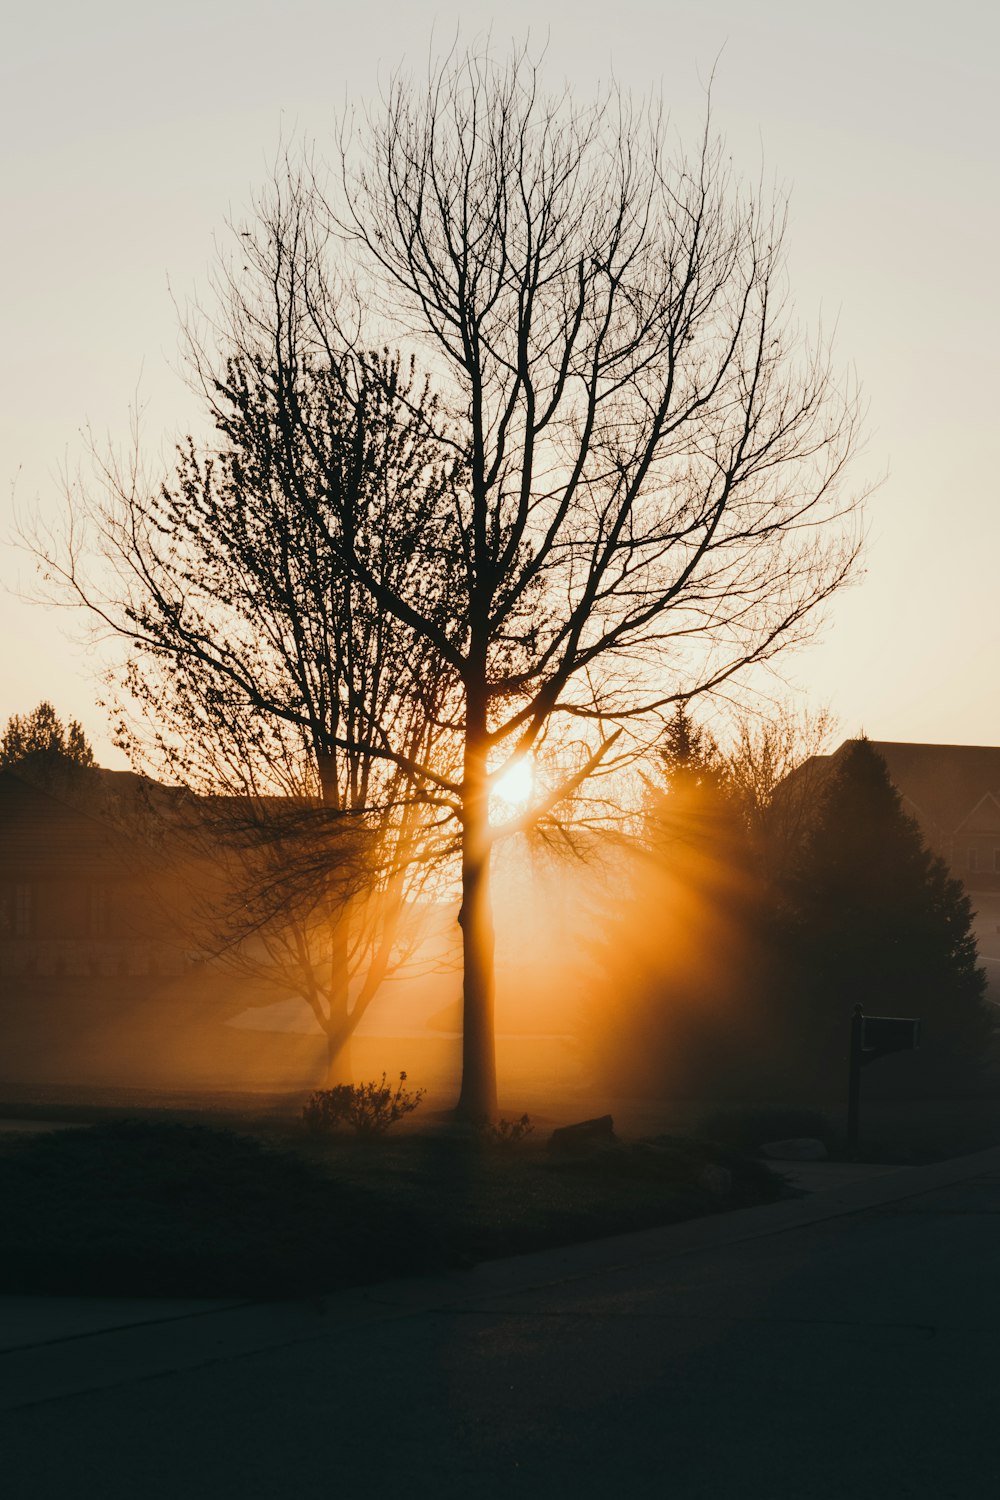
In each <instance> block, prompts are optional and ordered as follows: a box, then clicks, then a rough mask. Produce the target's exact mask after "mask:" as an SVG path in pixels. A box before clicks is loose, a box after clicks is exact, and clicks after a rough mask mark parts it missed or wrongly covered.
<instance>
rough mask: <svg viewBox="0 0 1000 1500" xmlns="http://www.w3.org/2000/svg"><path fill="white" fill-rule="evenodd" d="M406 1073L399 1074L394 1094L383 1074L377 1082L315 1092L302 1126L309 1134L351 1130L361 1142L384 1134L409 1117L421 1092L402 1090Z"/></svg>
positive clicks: (338, 1086)
mask: <svg viewBox="0 0 1000 1500" xmlns="http://www.w3.org/2000/svg"><path fill="white" fill-rule="evenodd" d="M405 1082H406V1074H405V1073H400V1075H399V1082H398V1083H397V1085H396V1088H395V1092H394V1091H393V1090H392V1088H391V1087H390V1086H389V1085H388V1084H387V1083H386V1081H385V1074H384V1073H383V1074H382V1080H381V1082H380V1083H376V1082H375V1081H374V1079H373V1080H372V1081H371V1082H369V1083H355V1084H351V1083H339V1084H337V1086H336V1088H332V1089H316V1091H315V1092H314V1093H313V1094H311V1095H310V1097H309V1098H308V1100H307V1101H306V1104H305V1106H304V1108H303V1110H302V1123H303V1125H304V1126H305V1128H306V1130H307V1131H308V1132H309V1134H310V1135H320V1136H322V1135H333V1134H334V1133H335V1132H336V1131H338V1130H340V1129H341V1128H343V1127H345V1126H346V1127H350V1128H351V1129H352V1130H353V1131H354V1132H355V1134H356V1135H358V1136H360V1137H361V1138H362V1139H370V1138H371V1137H372V1136H375V1135H384V1133H385V1132H386V1131H387V1130H388V1129H389V1126H390V1125H395V1123H396V1121H397V1120H401V1119H402V1118H403V1116H404V1115H408V1114H412V1112H413V1110H415V1109H416V1107H417V1105H418V1104H419V1103H420V1101H421V1099H422V1098H423V1097H424V1090H423V1089H417V1090H416V1092H415V1093H412V1094H411V1093H410V1092H409V1091H408V1090H407V1089H404V1087H403V1084H404V1083H405Z"/></svg>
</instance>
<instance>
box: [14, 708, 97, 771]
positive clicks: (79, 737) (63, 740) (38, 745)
mask: <svg viewBox="0 0 1000 1500" xmlns="http://www.w3.org/2000/svg"><path fill="white" fill-rule="evenodd" d="M26 763H28V764H31V765H34V766H37V767H44V766H45V765H54V766H58V765H73V766H93V765H95V764H96V762H95V760H94V752H93V750H92V749H91V748H90V743H89V741H88V739H87V736H86V735H85V734H84V732H83V728H82V726H81V725H80V724H79V723H78V722H77V720H76V719H70V721H69V723H68V724H66V725H64V724H63V722H62V720H61V719H60V718H59V717H58V715H57V714H56V711H55V709H54V708H53V707H52V704H51V703H49V702H48V701H43V702H41V703H39V705H38V707H37V708H36V709H34V710H33V711H32V712H31V713H30V714H12V715H11V717H10V718H9V719H8V720H7V726H6V728H5V729H4V732H3V737H2V738H0V771H4V770H8V769H9V768H10V767H11V766H17V765H24V764H26Z"/></svg>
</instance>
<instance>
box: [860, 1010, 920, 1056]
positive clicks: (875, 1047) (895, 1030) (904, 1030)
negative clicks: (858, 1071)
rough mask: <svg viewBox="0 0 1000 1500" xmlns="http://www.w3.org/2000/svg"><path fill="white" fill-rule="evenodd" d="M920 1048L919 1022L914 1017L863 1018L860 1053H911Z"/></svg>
mask: <svg viewBox="0 0 1000 1500" xmlns="http://www.w3.org/2000/svg"><path fill="white" fill-rule="evenodd" d="M919 1046H920V1022H919V1020H917V1019H916V1018H915V1017H914V1016H865V1017H864V1019H863V1020H862V1022H861V1050H862V1052H868V1053H872V1052H874V1053H876V1054H881V1053H883V1052H912V1051H913V1050H914V1049H915V1048H916V1047H919Z"/></svg>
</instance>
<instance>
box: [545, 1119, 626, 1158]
mask: <svg viewBox="0 0 1000 1500" xmlns="http://www.w3.org/2000/svg"><path fill="white" fill-rule="evenodd" d="M619 1144H620V1143H619V1140H618V1137H617V1136H616V1135H615V1130H614V1120H613V1119H612V1117H611V1116H610V1115H600V1116H599V1117H598V1118H597V1119H595V1120H579V1121H578V1122H577V1123H576V1124H575V1125H561V1126H560V1127H559V1129H558V1130H553V1132H552V1134H551V1135H550V1136H549V1150H550V1151H552V1152H553V1153H555V1154H556V1155H557V1156H594V1155H596V1154H597V1153H599V1152H601V1151H609V1150H613V1149H614V1148H615V1147H617V1146H618V1145H619Z"/></svg>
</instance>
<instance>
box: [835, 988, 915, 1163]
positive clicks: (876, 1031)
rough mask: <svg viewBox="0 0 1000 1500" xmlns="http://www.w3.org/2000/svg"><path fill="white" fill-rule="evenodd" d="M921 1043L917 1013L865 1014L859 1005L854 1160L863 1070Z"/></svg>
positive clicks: (854, 1029) (851, 1127)
mask: <svg viewBox="0 0 1000 1500" xmlns="http://www.w3.org/2000/svg"><path fill="white" fill-rule="evenodd" d="M919 1046H920V1022H919V1020H918V1019H917V1018H916V1017H915V1016H866V1015H865V1013H864V1011H863V1010H862V1008H861V1006H860V1005H856V1006H855V1007H854V1013H853V1015H852V1016H851V1057H850V1069H849V1072H848V1081H847V1153H848V1155H849V1156H850V1158H851V1160H852V1161H853V1160H854V1157H855V1154H856V1153H857V1149H858V1130H859V1125H860V1119H861V1069H862V1068H863V1067H864V1066H865V1064H866V1063H870V1062H874V1061H875V1059H876V1058H878V1057H885V1055H886V1053H888V1052H912V1051H914V1050H915V1049H916V1048H917V1047H919Z"/></svg>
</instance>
